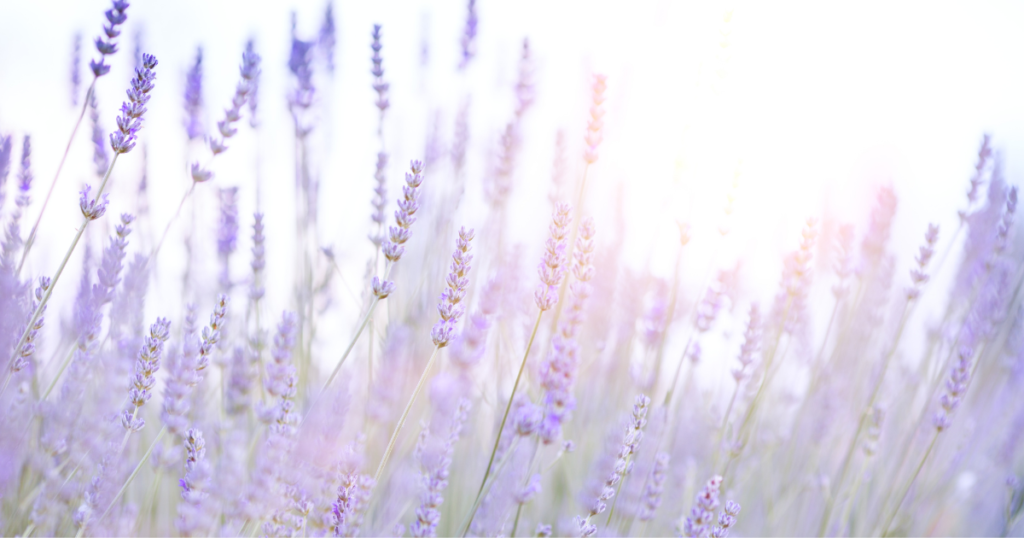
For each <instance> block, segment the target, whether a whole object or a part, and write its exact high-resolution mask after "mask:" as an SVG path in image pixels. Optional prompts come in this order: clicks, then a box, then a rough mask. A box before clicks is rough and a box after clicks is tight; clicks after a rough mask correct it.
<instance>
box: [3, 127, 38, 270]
mask: <svg viewBox="0 0 1024 538" xmlns="http://www.w3.org/2000/svg"><path fill="white" fill-rule="evenodd" d="M31 189H32V139H31V138H30V137H29V136H28V135H25V138H24V141H23V143H22V150H21V168H20V169H19V170H18V195H17V196H16V197H15V199H14V204H15V208H14V213H13V214H12V215H11V220H10V221H9V222H8V223H7V229H6V230H5V234H4V241H3V249H2V250H3V253H2V258H3V260H2V264H3V265H4V266H6V267H10V268H12V269H13V268H14V257H15V254H17V251H18V250H19V249H20V248H21V245H22V240H21V226H20V224H21V217H22V215H24V213H25V210H27V209H28V206H29V204H30V203H31V202H32V198H30V197H29V191H30V190H31Z"/></svg>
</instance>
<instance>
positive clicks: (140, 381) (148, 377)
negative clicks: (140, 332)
mask: <svg viewBox="0 0 1024 538" xmlns="http://www.w3.org/2000/svg"><path fill="white" fill-rule="evenodd" d="M170 327H171V322H170V321H168V320H167V319H165V318H157V320H156V323H153V325H150V327H149V337H147V338H146V339H145V341H144V342H143V344H142V348H141V349H139V354H138V358H137V359H136V361H135V373H134V374H132V375H131V377H129V378H128V381H129V383H130V384H131V388H129V389H128V401H129V403H130V404H131V405H130V406H129V408H128V409H125V410H124V412H123V413H121V426H123V427H124V429H126V430H128V431H130V432H137V431H139V430H141V429H142V428H143V427H144V426H145V425H146V421H145V420H143V419H142V417H139V416H138V414H139V409H141V408H142V406H143V405H145V404H146V402H148V401H149V399H150V398H151V397H152V396H153V387H154V386H155V385H156V372H157V371H158V370H159V369H160V355H162V354H163V351H164V343H166V342H167V339H168V338H170V337H171V333H170Z"/></svg>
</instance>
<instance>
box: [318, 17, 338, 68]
mask: <svg viewBox="0 0 1024 538" xmlns="http://www.w3.org/2000/svg"><path fill="white" fill-rule="evenodd" d="M336 33H337V30H336V29H335V26H334V2H327V9H326V11H325V12H324V22H323V23H322V24H321V25H320V36H319V38H318V40H317V44H318V45H319V46H320V50H321V51H323V53H324V59H325V60H326V63H327V71H328V72H330V73H331V74H334V47H335V45H336V44H337V39H338V38H337V35H336Z"/></svg>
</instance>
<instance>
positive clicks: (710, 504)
mask: <svg viewBox="0 0 1024 538" xmlns="http://www.w3.org/2000/svg"><path fill="white" fill-rule="evenodd" d="M721 485H722V477H721V476H718V475H715V476H713V477H711V480H708V482H707V483H706V484H705V485H704V489H702V490H701V491H700V493H698V494H697V499H696V500H695V501H694V505H693V509H691V510H690V516H689V517H687V518H686V519H685V520H684V522H683V526H682V527H683V528H682V532H683V535H684V536H687V537H693V538H704V537H707V536H709V534H710V532H711V527H712V525H714V521H715V510H717V509H718V506H719V503H718V489H719V487H721Z"/></svg>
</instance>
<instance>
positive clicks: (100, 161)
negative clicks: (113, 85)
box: [89, 92, 110, 177]
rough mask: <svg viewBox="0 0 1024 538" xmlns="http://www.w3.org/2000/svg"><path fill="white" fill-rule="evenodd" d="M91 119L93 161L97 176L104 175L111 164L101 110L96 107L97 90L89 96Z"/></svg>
mask: <svg viewBox="0 0 1024 538" xmlns="http://www.w3.org/2000/svg"><path fill="white" fill-rule="evenodd" d="M89 121H90V123H91V124H92V163H93V165H94V166H95V167H96V168H95V170H96V176H97V177H103V175H104V174H106V173H107V167H108V166H110V159H109V158H108V157H107V144H106V142H107V140H106V136H105V135H104V132H103V127H102V126H100V111H99V109H98V108H97V107H96V92H93V93H92V94H91V95H90V96H89Z"/></svg>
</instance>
